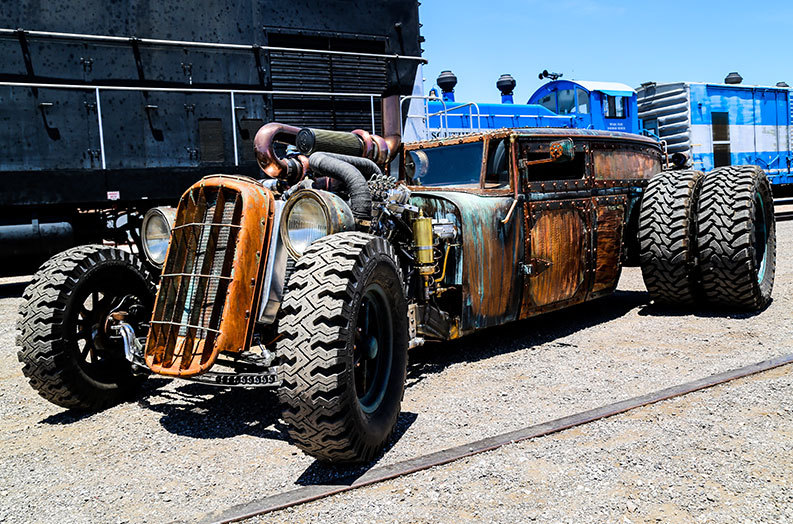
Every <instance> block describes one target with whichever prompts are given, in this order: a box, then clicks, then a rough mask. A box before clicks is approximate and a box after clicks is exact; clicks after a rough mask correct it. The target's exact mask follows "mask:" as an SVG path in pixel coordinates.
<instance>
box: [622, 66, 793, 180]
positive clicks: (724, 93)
mask: <svg viewBox="0 0 793 524" xmlns="http://www.w3.org/2000/svg"><path fill="white" fill-rule="evenodd" d="M732 75H733V74H731V75H730V76H732ZM735 75H736V77H737V78H740V77H739V76H738V75H737V74H735ZM729 78H730V77H728V79H729ZM637 95H638V109H639V119H641V121H642V124H643V126H644V128H645V129H646V130H648V131H650V132H652V133H654V134H656V135H657V136H658V138H660V139H661V140H663V141H665V142H666V144H667V148H668V151H669V153H683V154H685V155H687V156H688V157H689V158H690V162H691V163H692V164H693V166H694V167H695V168H697V169H702V170H703V171H710V170H711V169H714V168H716V167H721V166H728V165H743V164H754V165H758V166H760V167H762V168H763V169H764V170H765V171H766V173H768V176H769V178H770V179H771V183H773V184H790V183H793V175H791V162H793V154H791V140H793V136H792V135H793V125H791V120H792V119H793V95H792V94H791V89H790V88H789V87H787V86H784V85H780V86H777V87H762V86H749V85H739V84H705V83H696V82H676V83H669V84H656V83H652V82H649V83H645V84H642V86H641V87H640V88H639V89H638V90H637Z"/></svg>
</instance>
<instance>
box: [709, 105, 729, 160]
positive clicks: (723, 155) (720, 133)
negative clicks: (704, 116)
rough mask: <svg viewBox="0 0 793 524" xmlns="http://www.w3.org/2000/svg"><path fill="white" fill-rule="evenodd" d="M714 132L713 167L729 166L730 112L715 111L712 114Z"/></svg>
mask: <svg viewBox="0 0 793 524" xmlns="http://www.w3.org/2000/svg"><path fill="white" fill-rule="evenodd" d="M710 118H711V123H712V125H711V127H712V133H713V167H722V166H729V165H730V164H731V163H732V162H731V160H730V114H729V113H728V112H726V111H713V112H712V113H711V114H710Z"/></svg>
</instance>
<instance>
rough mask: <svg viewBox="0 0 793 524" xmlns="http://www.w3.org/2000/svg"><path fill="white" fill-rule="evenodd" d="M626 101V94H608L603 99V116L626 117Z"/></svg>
mask: <svg viewBox="0 0 793 524" xmlns="http://www.w3.org/2000/svg"><path fill="white" fill-rule="evenodd" d="M625 102H626V98H625V97H624V96H612V95H606V97H605V99H604V100H603V116H605V117H606V118H625V114H626V111H625Z"/></svg>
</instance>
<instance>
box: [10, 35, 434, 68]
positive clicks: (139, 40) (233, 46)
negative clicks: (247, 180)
mask: <svg viewBox="0 0 793 524" xmlns="http://www.w3.org/2000/svg"><path fill="white" fill-rule="evenodd" d="M20 33H22V34H25V35H30V36H41V37H50V38H63V39H68V40H96V41H100V42H124V43H132V42H135V43H139V44H149V45H173V46H189V47H207V48H212V49H239V50H245V51H248V50H255V49H261V50H264V51H294V52H298V53H316V54H324V55H337V56H366V57H372V58H395V59H397V60H399V59H403V60H417V61H419V62H421V63H422V64H426V63H427V59H426V58H423V57H421V56H410V55H406V56H402V55H398V54H385V53H356V52H354V51H330V50H324V49H304V48H297V47H279V46H267V45H256V44H223V43H219V42H197V41H192V40H165V39H158V38H137V37H134V36H110V35H91V34H83V33H60V32H56V31H29V30H26V29H7V28H0V35H2V34H6V35H9V34H10V35H13V34H20Z"/></svg>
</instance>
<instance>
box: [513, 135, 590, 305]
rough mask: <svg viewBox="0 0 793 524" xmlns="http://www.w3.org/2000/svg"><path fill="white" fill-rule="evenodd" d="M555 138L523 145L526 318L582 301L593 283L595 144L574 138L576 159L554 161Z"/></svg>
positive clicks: (520, 146)
mask: <svg viewBox="0 0 793 524" xmlns="http://www.w3.org/2000/svg"><path fill="white" fill-rule="evenodd" d="M568 140H569V139H568ZM553 142H554V139H553V138H542V139H532V138H525V139H523V140H521V141H519V143H518V152H517V154H518V162H517V165H518V176H519V180H520V184H521V188H522V191H523V193H524V195H525V197H526V203H525V206H524V263H523V266H522V270H523V273H524V289H523V296H522V300H521V314H520V316H521V318H526V317H529V316H532V315H534V314H537V313H540V312H543V311H547V310H549V309H556V308H559V307H563V306H566V305H570V304H573V303H576V302H582V301H583V300H585V299H586V296H587V293H588V291H589V287H590V286H591V274H592V258H593V256H592V232H593V220H594V217H593V204H592V181H591V175H590V171H591V169H590V167H591V166H590V163H591V161H590V155H589V148H588V145H587V144H586V143H585V142H584V141H583V140H580V139H579V141H578V142H576V141H573V152H574V154H573V157H572V159H570V160H567V161H548V159H550V156H551V155H550V149H551V145H552V143H553ZM543 160H545V161H544V162H541V161H543Z"/></svg>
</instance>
